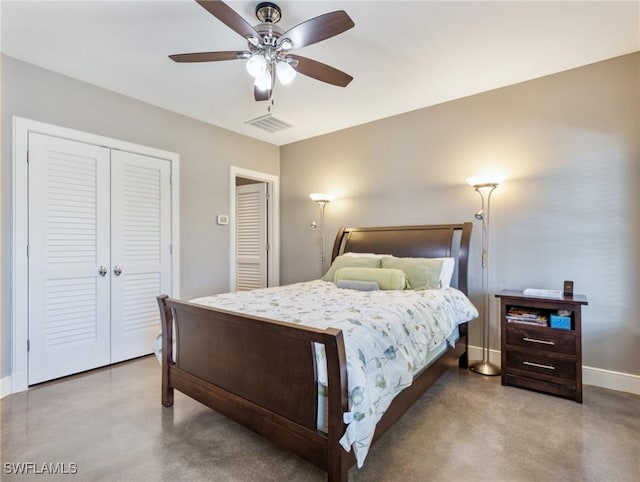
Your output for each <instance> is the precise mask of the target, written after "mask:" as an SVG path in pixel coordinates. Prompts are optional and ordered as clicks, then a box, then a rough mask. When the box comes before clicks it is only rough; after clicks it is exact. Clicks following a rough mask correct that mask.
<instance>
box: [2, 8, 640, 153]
mask: <svg viewBox="0 0 640 482" xmlns="http://www.w3.org/2000/svg"><path fill="white" fill-rule="evenodd" d="M227 3H228V4H229V5H230V6H231V7H232V8H233V9H234V10H236V11H237V12H238V13H239V14H241V15H242V16H243V17H244V18H245V19H246V20H247V21H248V22H249V23H251V24H252V25H255V24H257V23H258V20H257V19H256V18H255V15H254V9H255V5H256V4H257V3H258V1H252V2H246V1H228V2H227ZM277 3H278V4H279V5H280V7H281V9H282V20H281V21H280V23H279V26H280V27H282V28H283V29H285V30H287V29H288V28H290V27H293V26H294V25H297V24H298V23H300V22H303V21H305V20H307V19H309V18H312V17H315V16H318V15H321V14H323V13H327V12H330V11H333V10H345V11H346V12H347V13H348V14H349V15H350V16H351V18H352V19H353V20H354V22H355V25H356V26H355V27H354V28H353V29H351V30H349V31H347V32H345V33H343V34H341V35H339V36H336V37H333V38H331V39H328V40H325V41H324V42H321V43H318V44H315V45H311V46H309V47H306V48H302V49H299V50H294V51H293V52H294V53H297V54H300V55H303V56H306V57H310V58H313V59H315V60H319V61H321V62H323V63H326V64H329V65H331V66H333V67H336V68H338V69H340V70H343V71H345V72H347V73H349V74H351V75H352V76H353V77H354V80H353V82H351V84H350V85H349V86H348V87H346V88H341V87H335V86H332V85H327V84H324V83H321V82H318V81H316V80H313V79H310V78H308V77H305V76H303V75H298V76H297V77H296V79H295V80H294V81H293V83H292V84H290V85H288V86H282V85H276V88H275V91H274V92H275V93H274V100H275V104H274V105H273V107H272V108H271V113H272V114H273V115H274V116H275V117H277V118H278V119H280V120H283V121H285V122H287V123H289V124H292V125H293V126H294V127H292V128H289V129H286V130H283V131H280V132H278V133H274V134H271V133H268V132H265V131H263V130H261V129H258V128H256V127H253V126H249V125H245V122H246V121H248V120H251V119H253V118H256V117H258V116H261V115H264V114H267V106H268V104H267V103H264V102H261V103H258V102H256V101H254V100H253V87H252V79H251V78H250V77H249V75H248V74H247V72H246V70H245V67H244V61H241V60H235V61H227V62H211V63H206V64H177V63H174V62H173V61H171V60H170V59H169V58H168V57H167V56H168V55H169V54H175V53H186V52H202V51H215V50H245V49H246V42H245V41H244V40H243V39H242V38H241V37H240V36H239V35H238V34H236V33H235V32H233V31H232V30H230V29H229V28H228V27H226V26H225V25H223V24H222V23H221V22H220V21H218V20H217V19H216V18H215V17H213V16H212V15H211V14H209V13H208V12H207V11H206V10H204V9H203V8H202V7H201V6H200V5H198V4H197V3H196V2H195V1H193V0H179V1H157V0H143V1H124V2H119V1H97V2H96V1H91V2H89V1H80V2H78V1H73V2H59V1H44V2H31V1H7V0H2V4H1V9H2V11H1V15H2V24H1V25H2V38H1V40H2V43H1V48H2V51H3V52H4V53H5V54H7V55H9V56H11V57H15V58H18V59H21V60H24V61H26V62H29V63H32V64H35V65H38V66H41V67H44V68H46V69H50V70H53V71H56V72H59V73H62V74H65V75H68V76H71V77H75V78H77V79H80V80H83V81H86V82H89V83H91V84H95V85H98V86H100V87H104V88H106V89H109V90H112V91H115V92H119V93H121V94H124V95H127V96H130V97H134V98H136V99H140V100H142V101H145V102H148V103H150V104H154V105H157V106H160V107H163V108H166V109H169V110H171V111H175V112H179V113H181V114H184V115H187V116H190V117H194V118H196V119H200V120H203V121H205V122H208V123H211V124H214V125H216V126H220V127H224V128H226V129H230V130H232V131H236V132H239V133H241V134H245V135H247V136H251V137H255V138H257V139H261V140H263V141H266V142H269V143H272V144H276V145H282V144H287V143H290V142H294V141H297V140H301V139H306V138H309V137H313V136H317V135H320V134H324V133H327V132H332V131H335V130H339V129H343V128H346V127H350V126H354V125H358V124H362V123H365V122H369V121H372V120H376V119H380V118H383V117H388V116H392V115H395V114H399V113H402V112H407V111H411V110H415V109H420V108H423V107H427V106H430V105H434V104H438V103H441V102H445V101H448V100H452V99H456V98H460V97H464V96H467V95H471V94H475V93H478V92H483V91H487V90H490V89H494V88H497V87H503V86H506V85H510V84H514V83H517V82H521V81H525V80H529V79H533V78H537V77H541V76H544V75H548V74H551V73H555V72H560V71H563V70H567V69H571V68H574V67H578V66H581V65H586V64H590V63H593V62H597V61H600V60H604V59H607V58H611V57H616V56H619V55H623V54H627V53H631V52H635V51H638V50H640V2H639V1H638V0H636V1H623V2H612V1H604V2H595V1H587V2H583V1H556V2H543V1H529V2H515V1H513V2H494V1H490V2H485V1H470V2H457V1H386V2H383V1H350V2H344V1H324V2H316V1H302V0H299V1H280V2H277Z"/></svg>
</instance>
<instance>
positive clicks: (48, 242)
mask: <svg viewBox="0 0 640 482" xmlns="http://www.w3.org/2000/svg"><path fill="white" fill-rule="evenodd" d="M170 173H171V162H170V161H168V160H165V159H158V158H154V157H147V156H142V155H138V154H132V153H127V152H123V151H118V150H114V149H109V148H106V147H100V146H95V145H91V144H86V143H83V142H78V141H72V140H66V139H61V138H57V137H52V136H46V135H41V134H34V133H30V134H29V196H28V200H29V288H28V289H29V302H28V303H29V312H28V317H29V323H28V324H29V338H28V340H29V345H30V348H29V356H28V363H29V377H28V383H29V384H30V385H32V384H34V383H40V382H43V381H46V380H51V379H54V378H59V377H62V376H66V375H70V374H73V373H78V372H81V371H85V370H90V369H92V368H96V367H99V366H104V365H108V364H109V363H116V362H119V361H122V360H126V359H130V358H134V357H137V356H142V355H145V354H149V353H151V352H152V346H153V341H154V339H155V337H156V335H157V334H158V333H159V332H160V320H159V311H158V307H157V303H156V296H157V295H159V294H161V293H171V185H170Z"/></svg>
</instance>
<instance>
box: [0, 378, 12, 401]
mask: <svg viewBox="0 0 640 482" xmlns="http://www.w3.org/2000/svg"><path fill="white" fill-rule="evenodd" d="M10 394H11V378H9V377H4V378H0V398H4V397H6V396H7V395H10Z"/></svg>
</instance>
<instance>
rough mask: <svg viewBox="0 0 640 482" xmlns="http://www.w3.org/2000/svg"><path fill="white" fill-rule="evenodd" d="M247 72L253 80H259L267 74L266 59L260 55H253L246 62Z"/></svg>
mask: <svg viewBox="0 0 640 482" xmlns="http://www.w3.org/2000/svg"><path fill="white" fill-rule="evenodd" d="M247 72H249V75H251V77H253V78H254V79H259V78H260V77H262V76H264V74H265V72H267V59H265V58H264V56H263V55H262V54H254V55H252V56H251V57H249V60H247Z"/></svg>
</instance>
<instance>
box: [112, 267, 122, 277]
mask: <svg viewBox="0 0 640 482" xmlns="http://www.w3.org/2000/svg"><path fill="white" fill-rule="evenodd" d="M113 274H115V275H116V276H120V275H121V274H122V268H121V267H120V266H114V267H113Z"/></svg>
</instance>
